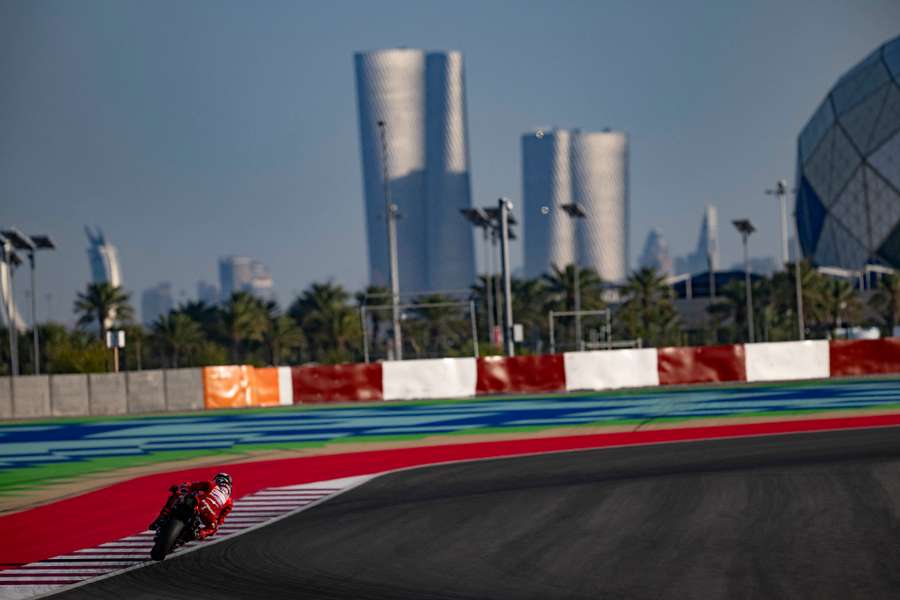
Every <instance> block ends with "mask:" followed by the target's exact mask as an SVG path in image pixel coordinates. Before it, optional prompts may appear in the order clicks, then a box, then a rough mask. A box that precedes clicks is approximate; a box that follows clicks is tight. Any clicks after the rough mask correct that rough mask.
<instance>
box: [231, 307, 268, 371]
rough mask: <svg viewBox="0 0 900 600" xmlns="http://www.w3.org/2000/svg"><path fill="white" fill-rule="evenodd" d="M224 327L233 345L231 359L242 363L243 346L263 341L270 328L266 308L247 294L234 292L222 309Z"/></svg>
mask: <svg viewBox="0 0 900 600" xmlns="http://www.w3.org/2000/svg"><path fill="white" fill-rule="evenodd" d="M222 325H223V328H224V330H225V334H226V337H227V338H228V341H229V343H230V344H231V359H232V360H233V361H234V362H240V360H241V357H242V356H243V354H242V352H241V351H242V344H243V343H244V342H258V341H262V339H263V334H264V333H265V331H266V327H267V326H268V319H267V317H266V310H265V306H264V305H263V303H262V301H260V300H259V298H257V297H255V296H252V295H251V294H248V293H247V292H234V293H233V294H232V295H231V298H229V299H228V302H226V303H225V306H224V307H222Z"/></svg>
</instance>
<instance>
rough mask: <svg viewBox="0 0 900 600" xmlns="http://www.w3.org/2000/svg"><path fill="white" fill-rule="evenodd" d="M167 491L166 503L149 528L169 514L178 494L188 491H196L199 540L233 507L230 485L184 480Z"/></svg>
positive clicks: (209, 532)
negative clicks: (199, 524)
mask: <svg viewBox="0 0 900 600" xmlns="http://www.w3.org/2000/svg"><path fill="white" fill-rule="evenodd" d="M169 491H170V492H172V495H171V496H169V499H168V501H167V502H166V505H165V506H163V508H162V510H161V511H160V512H159V517H157V519H156V521H154V522H153V524H152V525H151V526H150V529H154V526H155V525H156V524H157V523H159V522H160V521H162V520H163V519H165V518H166V517H168V516H169V512H170V511H171V509H172V505H173V504H174V503H175V500H177V499H178V498H179V496H182V495H184V494H187V493H189V492H197V501H198V508H199V513H200V520H201V521H202V522H203V527H201V528H200V530H199V531H198V532H197V537H198V538H199V539H201V540H202V539H204V538H207V537H209V536H211V535H212V534H214V533H215V532H216V530H218V528H219V525H221V524H222V523H224V522H225V517H227V516H228V513H230V512H231V509H232V508H234V502H233V501H232V499H231V486H227V485H216V483H215V482H213V481H194V482H187V481H186V482H184V483H182V484H181V485H180V486H175V485H173V486H172V487H170V488H169Z"/></svg>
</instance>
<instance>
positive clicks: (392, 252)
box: [378, 121, 403, 360]
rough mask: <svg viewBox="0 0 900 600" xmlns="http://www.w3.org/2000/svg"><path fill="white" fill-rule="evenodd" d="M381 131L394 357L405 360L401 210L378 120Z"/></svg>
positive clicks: (382, 125)
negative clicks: (395, 199)
mask: <svg viewBox="0 0 900 600" xmlns="http://www.w3.org/2000/svg"><path fill="white" fill-rule="evenodd" d="M378 129H379V131H380V132H381V176H382V180H383V183H384V212H385V217H384V218H385V220H386V221H387V237H388V258H389V261H390V272H391V313H392V314H391V316H392V319H391V320H392V323H393V328H394V359H395V360H403V334H402V332H401V331H400V274H399V268H398V265H397V219H398V218H399V217H400V211H399V210H398V209H397V205H396V204H394V203H393V202H392V201H391V180H390V178H389V175H388V151H387V133H386V130H387V125H386V124H385V122H384V121H378Z"/></svg>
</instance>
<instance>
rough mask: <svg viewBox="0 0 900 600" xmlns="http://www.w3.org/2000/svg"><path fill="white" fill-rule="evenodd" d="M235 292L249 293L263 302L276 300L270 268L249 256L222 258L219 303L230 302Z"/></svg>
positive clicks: (220, 261) (220, 260) (220, 262)
mask: <svg viewBox="0 0 900 600" xmlns="http://www.w3.org/2000/svg"><path fill="white" fill-rule="evenodd" d="M199 291H200V289H199V288H198V292H199ZM235 292H247V293H249V294H253V295H254V296H256V297H258V298H261V299H262V300H274V299H275V288H274V283H273V281H272V274H271V273H270V272H269V268H268V267H267V266H266V265H264V264H263V263H262V262H261V261H259V260H256V259H253V258H250V257H247V256H234V255H231V256H223V257H221V258H220V259H219V302H221V303H225V302H228V300H229V298H231V295H232V294H234V293H235ZM198 296H199V294H198Z"/></svg>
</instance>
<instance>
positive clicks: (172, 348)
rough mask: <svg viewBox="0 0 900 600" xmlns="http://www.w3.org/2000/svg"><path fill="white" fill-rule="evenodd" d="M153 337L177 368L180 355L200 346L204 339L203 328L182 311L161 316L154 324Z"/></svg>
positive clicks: (170, 362) (172, 364) (171, 363)
mask: <svg viewBox="0 0 900 600" xmlns="http://www.w3.org/2000/svg"><path fill="white" fill-rule="evenodd" d="M151 329H152V332H153V339H154V341H156V343H157V344H159V346H160V347H162V348H163V351H164V352H166V353H167V354H168V356H169V364H170V365H171V366H172V367H173V368H175V369H177V368H178V358H179V356H184V355H186V354H187V353H188V352H190V351H191V350H194V349H196V348H198V347H199V346H200V345H201V344H202V343H203V342H204V341H205V338H204V336H203V330H202V329H200V325H198V324H197V323H196V322H195V321H193V320H192V319H191V318H190V317H188V316H187V315H186V314H184V313H181V312H175V311H173V312H170V313H169V314H168V315H162V316H160V317H159V318H158V319H157V320H156V322H155V323H153V325H152V328H151Z"/></svg>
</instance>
